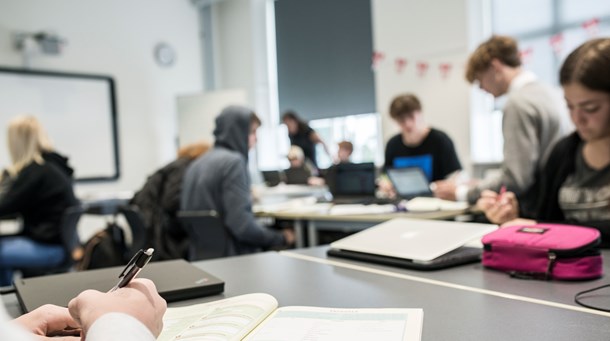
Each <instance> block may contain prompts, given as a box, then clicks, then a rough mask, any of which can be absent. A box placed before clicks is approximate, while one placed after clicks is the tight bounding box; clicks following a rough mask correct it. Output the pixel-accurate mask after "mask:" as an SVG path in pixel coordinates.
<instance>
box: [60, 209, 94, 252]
mask: <svg viewBox="0 0 610 341" xmlns="http://www.w3.org/2000/svg"><path fill="white" fill-rule="evenodd" d="M86 211H87V206H85V205H76V206H72V207H68V208H67V209H66V210H65V211H64V214H63V215H62V217H61V222H60V228H61V241H62V244H63V245H64V247H65V248H66V252H67V254H68V255H69V258H71V260H72V261H74V260H77V259H74V258H75V254H74V252H75V251H76V250H77V249H79V248H80V247H81V242H80V238H79V236H78V222H79V220H80V218H81V216H82V215H83V214H84V213H85V212H86ZM76 258H78V257H76Z"/></svg>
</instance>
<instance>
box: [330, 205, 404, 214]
mask: <svg viewBox="0 0 610 341" xmlns="http://www.w3.org/2000/svg"><path fill="white" fill-rule="evenodd" d="M395 211H396V206H394V205H334V206H333V207H331V208H330V212H328V214H330V215H356V214H383V213H392V212H395Z"/></svg>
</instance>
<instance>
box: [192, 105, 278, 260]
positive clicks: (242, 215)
mask: <svg viewBox="0 0 610 341" xmlns="http://www.w3.org/2000/svg"><path fill="white" fill-rule="evenodd" d="M250 115H251V111H250V110H248V109H247V108H243V107H239V106H231V107H228V108H226V109H224V110H223V111H222V112H221V113H220V115H219V116H218V117H217V118H216V129H215V130H214V136H215V138H216V142H215V145H214V148H212V149H211V150H210V151H209V152H207V153H206V154H204V155H202V156H201V157H199V158H198V159H197V160H195V161H194V162H193V163H192V164H191V165H190V166H189V167H188V169H187V171H186V174H185V176H184V181H183V185H182V196H181V200H180V202H181V209H182V210H189V211H193V210H215V211H217V212H218V214H219V215H220V217H221V218H222V221H223V224H224V226H225V227H226V228H227V230H228V231H229V234H230V238H231V245H230V246H229V251H228V254H227V255H234V254H244V253H251V252H255V251H259V250H260V249H261V248H265V247H271V246H279V245H283V244H285V240H284V237H283V236H282V234H281V233H279V232H277V231H274V230H271V229H269V228H266V227H264V226H261V225H259V224H258V223H257V222H256V219H255V218H254V214H253V213H252V200H251V193H250V179H249V178H248V166H247V161H248V160H247V159H248V134H249V131H250Z"/></svg>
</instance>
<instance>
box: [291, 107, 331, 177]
mask: <svg viewBox="0 0 610 341" xmlns="http://www.w3.org/2000/svg"><path fill="white" fill-rule="evenodd" d="M282 122H283V123H284V124H285V125H286V127H287V128H288V137H289V138H290V145H293V146H299V147H301V149H303V153H304V154H305V157H306V158H307V159H309V161H311V163H313V165H314V166H316V168H317V167H318V160H316V144H318V143H320V144H322V147H324V151H326V154H328V155H329V156H330V152H329V151H328V147H327V146H326V143H324V141H322V139H321V138H320V135H318V133H316V132H315V131H314V130H313V129H311V127H310V126H309V125H308V124H307V123H306V122H305V121H303V120H302V119H301V118H300V117H299V116H297V114H296V113H295V112H294V111H287V112H285V113H284V115H282Z"/></svg>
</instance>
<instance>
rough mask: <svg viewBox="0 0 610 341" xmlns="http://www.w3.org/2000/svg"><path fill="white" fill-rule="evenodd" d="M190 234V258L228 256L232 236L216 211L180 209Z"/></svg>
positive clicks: (179, 213)
mask: <svg viewBox="0 0 610 341" xmlns="http://www.w3.org/2000/svg"><path fill="white" fill-rule="evenodd" d="M177 216H178V220H179V221H180V224H181V225H182V228H183V229H184V231H186V233H187V234H188V236H189V260H190V261H195V260H202V259H211V258H219V257H225V256H228V252H229V243H230V237H229V234H228V232H227V230H226V229H225V227H224V225H223V223H222V220H221V219H220V216H219V215H218V213H217V212H216V211H178V214H177Z"/></svg>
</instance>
